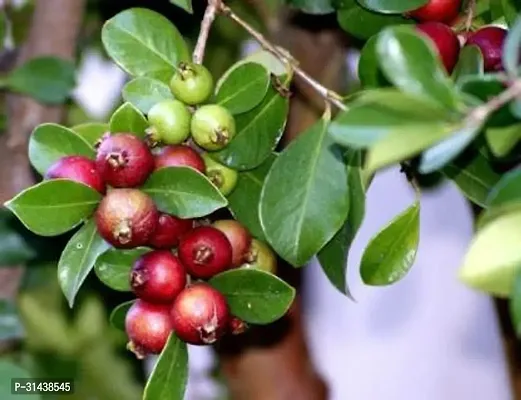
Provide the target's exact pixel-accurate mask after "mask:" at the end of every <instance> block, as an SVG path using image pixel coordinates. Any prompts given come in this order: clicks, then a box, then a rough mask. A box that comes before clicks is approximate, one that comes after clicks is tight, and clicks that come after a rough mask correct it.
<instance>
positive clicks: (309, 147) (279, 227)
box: [259, 119, 349, 267]
mask: <svg viewBox="0 0 521 400" xmlns="http://www.w3.org/2000/svg"><path fill="white" fill-rule="evenodd" d="M327 126H328V121H325V120H323V119H321V120H320V121H318V122H317V123H316V124H314V125H313V126H312V127H311V128H309V129H308V130H307V131H306V132H304V133H302V134H301V135H300V136H299V137H298V138H297V139H295V140H294V141H293V142H292V143H291V144H290V145H289V146H288V147H287V148H286V149H285V150H284V152H282V153H281V154H280V155H279V156H278V157H277V159H276V160H275V162H274V163H273V166H272V167H271V169H270V172H269V173H268V176H267V177H266V180H265V182H264V187H263V188H262V192H261V199H260V206H259V212H260V214H259V215H260V221H261V225H262V228H263V230H264V233H265V235H266V238H267V239H268V241H269V242H270V244H271V246H272V247H273V248H274V249H275V251H276V252H277V253H278V254H279V255H280V256H281V257H282V258H284V259H285V260H286V261H288V262H289V263H290V264H292V265H293V266H296V267H297V266H302V265H304V264H305V263H306V262H308V261H309V259H310V258H311V257H313V256H314V255H315V254H316V253H317V252H318V251H319V250H320V249H321V248H322V247H323V246H324V245H325V244H326V243H327V242H329V241H330V240H331V238H332V237H333V236H334V235H335V233H336V232H337V231H338V230H339V229H340V227H341V226H342V225H343V223H344V221H345V220H346V218H347V213H348V211H349V188H348V186H347V171H346V168H345V165H344V163H343V162H342V156H341V154H339V153H340V152H339V149H338V148H337V147H336V146H334V144H333V142H332V140H331V139H330V137H329V135H327ZM295 171H298V174H296V173H295Z"/></svg>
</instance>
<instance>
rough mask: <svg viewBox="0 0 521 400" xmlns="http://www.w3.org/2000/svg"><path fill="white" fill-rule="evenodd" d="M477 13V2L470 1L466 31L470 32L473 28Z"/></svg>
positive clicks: (474, 0)
mask: <svg viewBox="0 0 521 400" xmlns="http://www.w3.org/2000/svg"><path fill="white" fill-rule="evenodd" d="M475 11H476V0H469V4H468V7H467V18H466V19H465V31H467V32H468V31H470V28H471V27H472V19H473V18H474V13H475Z"/></svg>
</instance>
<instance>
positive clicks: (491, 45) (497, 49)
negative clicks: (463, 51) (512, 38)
mask: <svg viewBox="0 0 521 400" xmlns="http://www.w3.org/2000/svg"><path fill="white" fill-rule="evenodd" d="M507 34H508V31H507V30H506V29H503V28H500V27H498V26H486V27H484V28H481V29H479V30H477V31H476V32H474V33H472V34H471V35H470V36H469V37H468V38H467V43H466V44H465V45H466V46H471V45H475V46H478V47H479V49H480V50H481V53H482V54H483V60H484V66H485V71H487V72H490V71H501V70H502V69H503V62H502V56H503V43H504V41H505V39H506V37H507Z"/></svg>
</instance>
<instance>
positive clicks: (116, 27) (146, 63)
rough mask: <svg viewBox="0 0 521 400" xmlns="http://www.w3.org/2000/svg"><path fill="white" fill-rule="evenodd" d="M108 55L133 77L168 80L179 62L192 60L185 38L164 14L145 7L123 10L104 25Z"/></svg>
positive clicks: (102, 35) (103, 34) (104, 38)
mask: <svg viewBox="0 0 521 400" xmlns="http://www.w3.org/2000/svg"><path fill="white" fill-rule="evenodd" d="M101 40H102V42H103V45H104V46H105V50H106V51H107V53H108V55H109V56H110V57H111V58H112V59H113V60H114V61H115V62H116V63H117V64H118V65H119V66H120V67H121V68H122V69H123V70H124V71H126V72H128V73H129V74H130V75H133V76H148V77H151V78H155V79H159V80H160V81H163V82H165V83H168V82H169V80H170V78H171V77H172V75H173V74H174V71H175V67H176V66H177V64H178V63H179V62H180V61H186V60H189V59H190V56H189V53H188V49H187V47H186V44H185V42H184V40H183V37H182V36H181V34H180V33H179V31H178V30H177V28H176V27H175V26H174V25H172V24H171V23H170V21H169V20H168V19H166V18H165V17H163V16H162V15H161V14H159V13H156V12H154V11H151V10H147V9H144V8H132V9H129V10H125V11H123V12H120V13H119V14H117V15H116V16H115V17H113V18H112V19H110V20H108V21H107V22H106V23H105V25H104V26H103V30H102V32H101Z"/></svg>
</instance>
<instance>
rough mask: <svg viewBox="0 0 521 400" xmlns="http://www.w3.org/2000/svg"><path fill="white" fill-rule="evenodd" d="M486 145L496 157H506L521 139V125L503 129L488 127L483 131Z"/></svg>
mask: <svg viewBox="0 0 521 400" xmlns="http://www.w3.org/2000/svg"><path fill="white" fill-rule="evenodd" d="M485 138H486V139H487V143H488V145H489V147H490V150H491V151H492V154H494V155H495V156H496V157H503V156H506V155H507V154H508V153H510V151H511V150H512V149H513V148H514V147H515V146H516V144H517V143H518V142H519V140H520V139H521V123H519V124H515V125H509V126H505V127H496V128H494V127H490V128H488V129H487V130H486V131H485Z"/></svg>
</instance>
